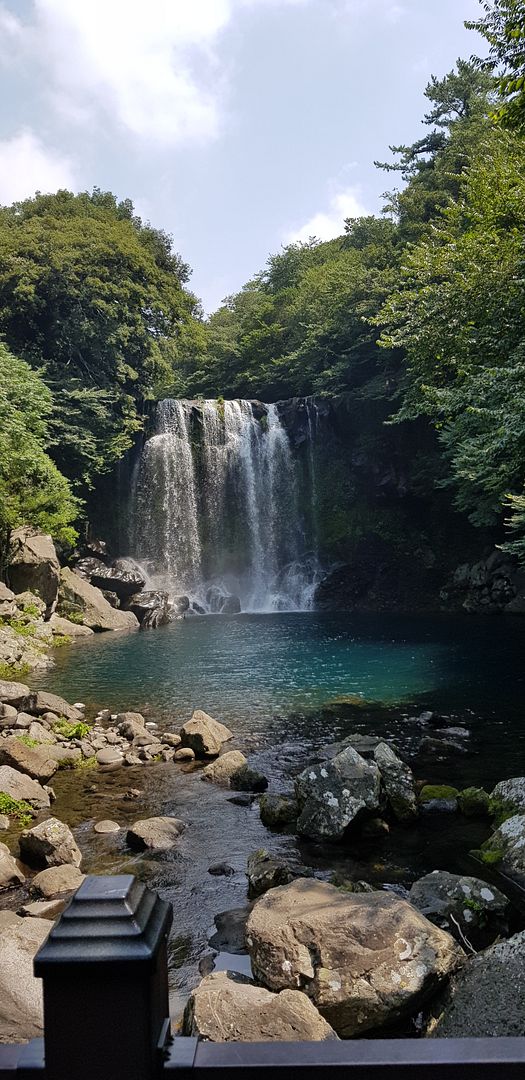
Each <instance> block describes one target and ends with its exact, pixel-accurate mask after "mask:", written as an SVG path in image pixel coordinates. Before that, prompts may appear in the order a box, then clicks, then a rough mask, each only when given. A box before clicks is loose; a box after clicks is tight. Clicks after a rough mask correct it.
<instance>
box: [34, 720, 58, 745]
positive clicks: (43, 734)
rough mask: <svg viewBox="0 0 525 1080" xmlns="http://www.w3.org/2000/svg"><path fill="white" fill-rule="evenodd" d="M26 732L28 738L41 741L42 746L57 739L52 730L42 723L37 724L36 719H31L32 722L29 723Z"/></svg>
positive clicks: (51, 743)
mask: <svg viewBox="0 0 525 1080" xmlns="http://www.w3.org/2000/svg"><path fill="white" fill-rule="evenodd" d="M27 734H28V735H29V738H30V739H34V740H35V742H38V743H43V744H44V746H52V745H53V743H56V741H57V740H56V735H53V732H52V731H50V730H49V728H47V727H44V725H43V724H39V723H38V721H37V720H33V723H32V724H30V725H29V728H28V732H27Z"/></svg>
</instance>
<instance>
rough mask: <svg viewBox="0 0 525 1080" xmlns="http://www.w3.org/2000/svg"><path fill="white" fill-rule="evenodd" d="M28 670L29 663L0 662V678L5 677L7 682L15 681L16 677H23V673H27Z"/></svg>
mask: <svg viewBox="0 0 525 1080" xmlns="http://www.w3.org/2000/svg"><path fill="white" fill-rule="evenodd" d="M30 671H31V665H30V664H0V679H5V680H6V681H7V682H16V681H17V679H20V678H23V676H24V675H29V672H30Z"/></svg>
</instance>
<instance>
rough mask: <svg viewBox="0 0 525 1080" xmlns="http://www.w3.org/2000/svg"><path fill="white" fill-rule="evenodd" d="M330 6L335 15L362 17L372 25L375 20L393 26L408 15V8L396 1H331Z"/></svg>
mask: <svg viewBox="0 0 525 1080" xmlns="http://www.w3.org/2000/svg"><path fill="white" fill-rule="evenodd" d="M332 4H333V10H335V12H336V14H338V15H343V16H347V17H348V16H350V17H351V18H356V17H364V18H367V19H368V20H371V22H372V24H373V25H374V24H376V22H377V19H383V20H384V21H385V22H386V23H389V24H390V25H394V24H395V23H398V22H399V21H400V20H401V19H403V18H404V16H405V15H408V13H409V12H408V8H407V7H406V6H405V5H404V4H399V3H397V0H332Z"/></svg>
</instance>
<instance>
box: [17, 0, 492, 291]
mask: <svg viewBox="0 0 525 1080" xmlns="http://www.w3.org/2000/svg"><path fill="white" fill-rule="evenodd" d="M480 13H481V5H480V3H479V2H478V0H0V96H1V100H2V102H3V108H2V110H1V111H0V203H3V204H8V203H11V202H13V201H14V200H17V199H21V198H25V197H27V196H30V195H33V194H34V192H35V191H36V190H40V191H43V192H48V191H56V190H57V188H59V187H66V188H69V189H70V190H74V191H82V190H91V189H92V188H93V187H94V186H97V187H99V188H102V189H103V190H111V191H113V192H114V193H115V194H116V195H117V196H118V197H119V198H131V199H132V200H133V202H134V204H135V207H136V209H137V212H138V213H139V214H140V215H141V216H142V217H143V219H144V220H147V221H150V222H151V224H152V225H154V226H156V227H159V228H163V229H165V230H166V231H167V232H169V233H170V234H171V235H172V236H173V240H174V246H175V248H176V249H177V250H178V251H179V252H180V253H181V255H182V257H183V258H184V260H185V261H186V262H188V263H189V264H190V266H191V267H192V268H193V275H192V278H191V282H190V287H191V288H192V289H193V291H194V292H195V293H196V294H197V295H198V296H199V297H200V298H201V299H202V302H203V306H204V310H205V311H206V312H211V311H213V310H214V309H215V308H216V307H217V306H218V305H219V304H220V302H221V300H222V299H223V298H224V297H225V296H228V295H230V294H231V293H233V292H236V291H237V290H238V289H240V288H241V287H242V285H243V284H244V283H245V282H246V281H248V280H249V279H250V278H251V277H252V276H253V275H254V274H255V273H256V272H257V271H259V270H261V269H262V268H263V267H264V265H265V262H266V260H267V258H268V256H269V255H270V254H271V253H272V252H276V251H278V250H279V249H280V247H281V245H283V244H286V243H290V242H291V241H296V240H306V239H308V238H309V237H310V236H314V235H315V236H317V237H318V238H319V239H329V238H330V237H332V236H337V235H339V234H340V233H341V232H343V229H344V219H345V217H349V216H357V215H360V214H364V213H378V212H380V210H381V205H382V200H381V195H382V193H383V192H384V191H385V189H386V188H389V187H391V186H392V183H393V180H392V174H388V175H385V173H382V172H381V171H379V170H377V169H376V168H375V167H374V164H373V162H374V160H376V159H379V160H382V161H384V160H388V159H389V156H390V155H389V152H388V146H389V144H394V145H395V144H400V143H411V142H414V141H415V139H417V138H420V137H421V135H422V129H421V119H422V116H423V114H424V112H425V111H426V107H425V106H426V100H425V98H424V96H423V91H424V89H425V86H426V84H427V82H428V81H429V78H430V75H431V74H435V75H437V76H442V75H443V74H445V73H446V72H447V71H450V70H451V68H452V67H453V66H454V63H455V61H456V59H457V58H458V57H459V56H461V57H466V58H468V57H469V56H470V55H471V54H472V53H473V52H476V51H480V50H481V48H482V44H481V39H480V38H478V37H477V35H476V34H475V33H473V32H472V31H467V30H465V29H464V27H463V21H464V20H465V19H469V18H476V17H478V16H479V15H480Z"/></svg>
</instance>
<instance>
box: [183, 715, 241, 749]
mask: <svg viewBox="0 0 525 1080" xmlns="http://www.w3.org/2000/svg"><path fill="white" fill-rule="evenodd" d="M180 737H181V747H182V748H184V747H189V748H190V750H193V752H194V754H195V757H198V758H204V757H217V756H218V754H219V753H220V750H221V746H222V745H223V743H225V742H228V740H229V739H233V733H232V732H231V731H230V730H229V728H227V727H225V726H224V724H220V723H219V721H218V720H214V719H213V717H212V716H208V714H207V713H205V712H203V711H202V709H196V710H195V712H194V713H193V716H192V717H191V720H187V721H186V723H185V724H184V725H183V727H182V728H181V730H180Z"/></svg>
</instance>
